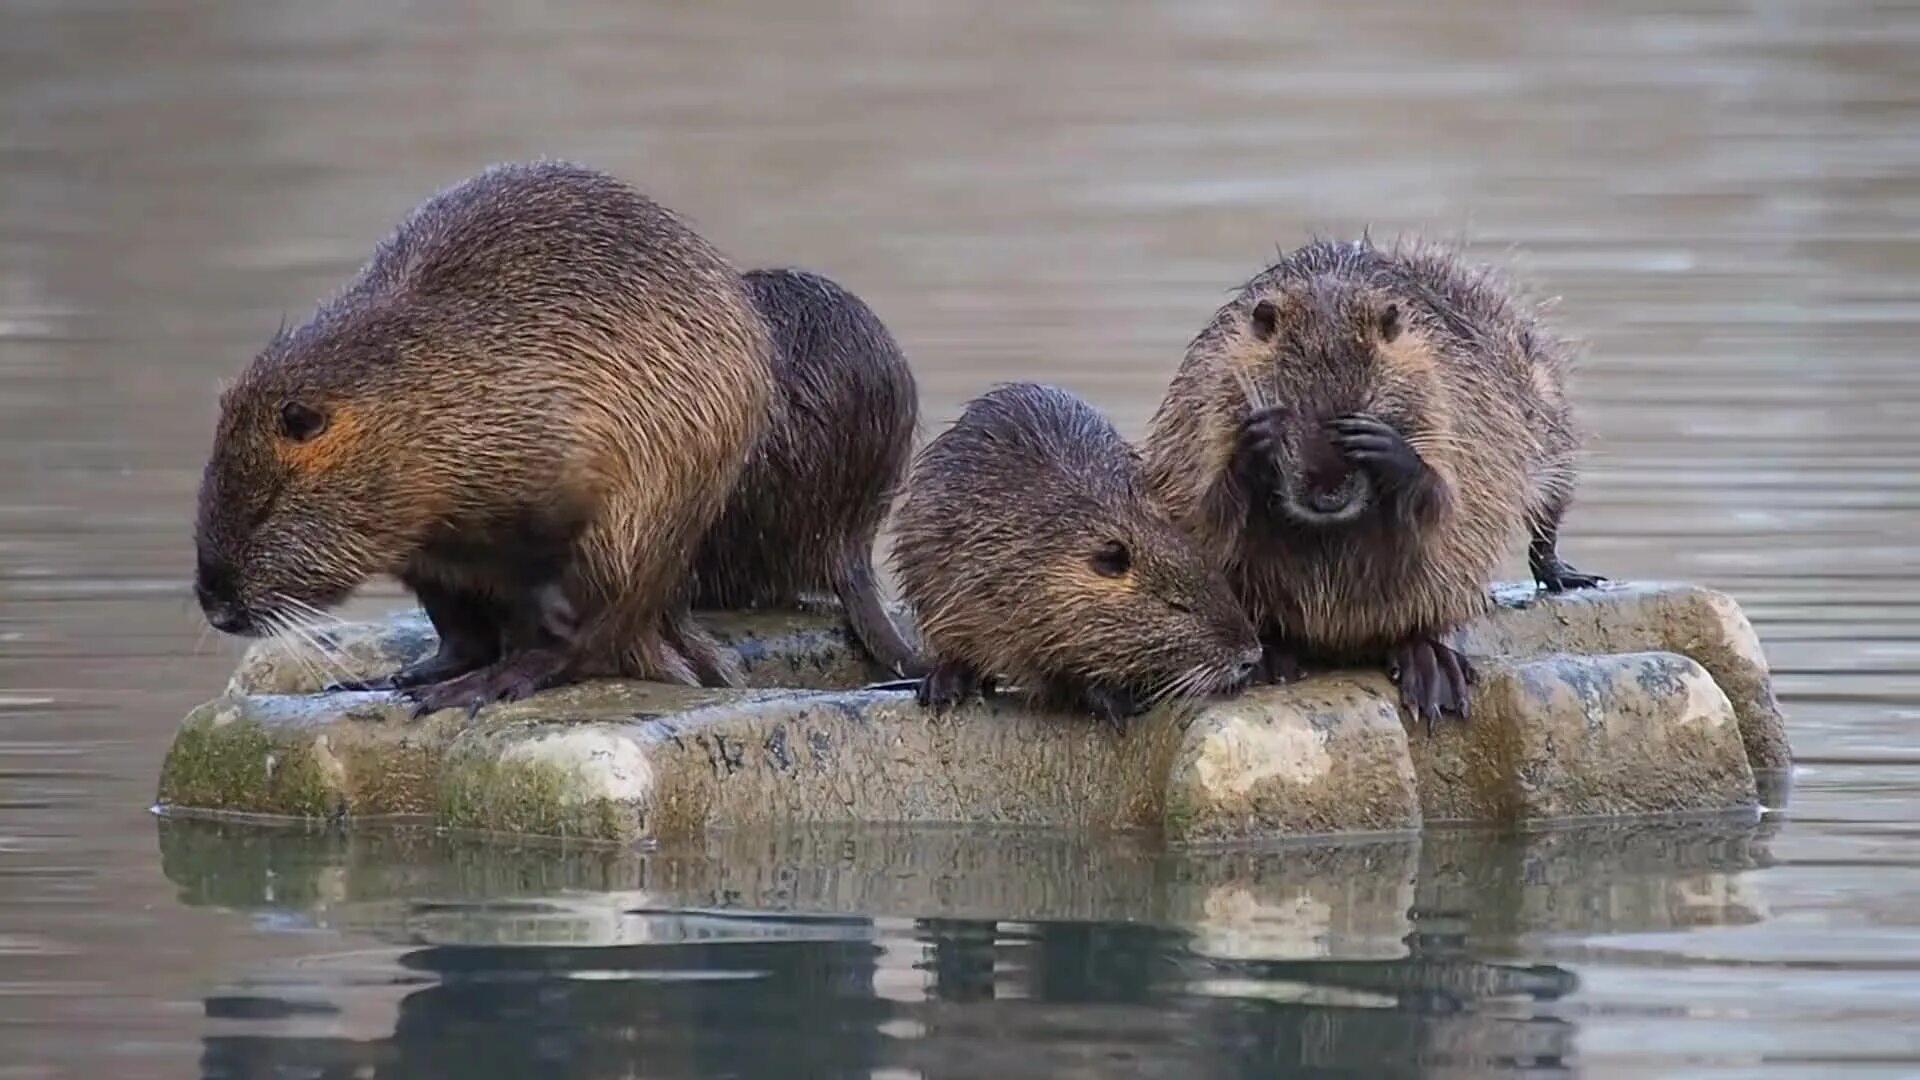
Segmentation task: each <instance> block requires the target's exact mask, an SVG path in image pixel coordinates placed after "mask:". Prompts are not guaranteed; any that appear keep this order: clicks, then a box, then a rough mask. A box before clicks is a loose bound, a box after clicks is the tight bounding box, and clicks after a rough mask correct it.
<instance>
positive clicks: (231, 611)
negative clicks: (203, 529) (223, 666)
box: [193, 555, 251, 634]
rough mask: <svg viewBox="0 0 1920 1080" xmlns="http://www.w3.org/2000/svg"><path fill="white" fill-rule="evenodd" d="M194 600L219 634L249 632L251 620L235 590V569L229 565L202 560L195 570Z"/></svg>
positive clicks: (203, 558)
mask: <svg viewBox="0 0 1920 1080" xmlns="http://www.w3.org/2000/svg"><path fill="white" fill-rule="evenodd" d="M193 596H194V599H196V600H198V601H200V610H201V611H202V612H204V613H206V616H207V622H208V623H209V624H211V625H212V626H213V628H214V629H215V630H219V631H221V632H222V633H227V634H238V633H241V632H243V631H245V630H246V629H247V628H248V626H249V623H250V622H251V620H250V619H249V618H248V615H247V609H246V607H245V606H243V605H242V604H241V603H240V595H239V590H238V589H236V588H235V586H234V573H233V568H232V567H230V566H228V565H227V564H226V563H223V562H220V561H219V560H217V559H209V558H207V557H206V556H205V555H201V556H199V558H198V559H197V560H196V561H195V564H194V568H193Z"/></svg>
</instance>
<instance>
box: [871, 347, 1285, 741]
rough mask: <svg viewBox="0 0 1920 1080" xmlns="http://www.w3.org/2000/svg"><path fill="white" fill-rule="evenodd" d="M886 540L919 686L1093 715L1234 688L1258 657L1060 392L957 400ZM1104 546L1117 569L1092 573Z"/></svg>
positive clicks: (1230, 610)
mask: <svg viewBox="0 0 1920 1080" xmlns="http://www.w3.org/2000/svg"><path fill="white" fill-rule="evenodd" d="M895 529H896V533H897V538H896V542H895V545H894V552H893V558H894V565H895V567H896V569H897V570H898V573H899V579H900V582H901V590H902V592H903V594H904V595H905V596H906V598H907V599H908V601H909V602H911V603H912V605H913V607H914V609H915V611H916V613H917V615H918V617H919V623H920V632H921V636H922V639H923V641H924V643H925V648H926V651H927V654H928V657H929V659H930V660H931V661H934V662H935V675H934V676H930V679H931V678H937V677H938V676H939V675H940V674H941V672H942V669H946V670H947V671H948V672H952V671H955V670H958V671H959V672H961V673H962V674H963V676H964V677H963V678H962V679H961V682H962V684H963V686H970V685H971V684H974V683H977V682H979V681H981V680H992V679H996V678H1005V679H1008V680H1011V681H1012V682H1013V683H1014V684H1015V685H1016V686H1018V687H1020V688H1021V689H1023V690H1025V691H1027V692H1029V693H1031V694H1033V695H1035V696H1037V697H1039V698H1041V699H1042V700H1043V701H1045V702H1047V703H1050V704H1059V705H1068V704H1079V705H1082V706H1086V707H1090V708H1093V709H1094V710H1095V711H1096V712H1102V713H1106V712H1107V709H1106V708H1105V705H1104V704H1103V699H1106V700H1110V699H1112V698H1113V697H1114V696H1116V695H1117V696H1119V697H1121V698H1124V699H1126V700H1128V701H1129V702H1130V703H1131V705H1133V706H1135V707H1137V706H1139V705H1140V704H1142V703H1144V701H1146V700H1149V699H1151V698H1152V697H1153V696H1154V695H1156V694H1163V693H1165V694H1169V695H1186V694H1200V693H1206V692H1209V691H1212V690H1215V689H1219V688H1222V687H1224V686H1227V685H1231V684H1232V683H1233V682H1234V681H1235V680H1236V679H1237V678H1240V677H1243V676H1244V674H1245V673H1246V670H1247V668H1248V667H1249V666H1250V665H1251V663H1252V660H1253V658H1254V657H1257V655H1258V645H1257V639H1256V638H1255V636H1254V633H1253V628H1252V626H1251V625H1250V624H1249V623H1248V621H1247V619H1246V616H1245V615H1244V613H1242V612H1241V610H1240V608H1239V605H1238V604H1237V602H1236V601H1235V598H1234V596H1233V593H1232V592H1231V590H1230V589H1229V588H1228V586H1227V583H1226V581H1225V580H1224V579H1222V578H1221V577H1220V575H1219V574H1218V573H1217V572H1215V571H1214V570H1213V569H1211V568H1210V567H1209V566H1208V565H1207V563H1206V561H1205V560H1204V559H1203V558H1202V557H1201V555H1200V553H1199V552H1197V551H1196V550H1195V549H1194V547H1193V545H1192V544H1191V543H1190V542H1189V541H1188V540H1187V538H1186V537H1184V536H1183V535H1181V533H1180V532H1179V530H1178V529H1176V528H1175V527H1174V526H1173V524H1172V522H1170V521H1168V520H1167V519H1166V517H1165V516H1164V515H1162V514H1160V513H1159V512H1158V511H1157V510H1156V509H1155V508H1154V506H1153V504H1152V503H1151V502H1150V501H1149V499H1148V498H1147V490H1146V487H1145V481H1144V478H1143V477H1142V475H1141V472H1140V464H1139V460H1138V457H1137V456H1136V454H1135V453H1134V451H1133V449H1132V448H1131V447H1129V446H1128V445H1127V444H1126V442H1125V441H1124V440H1122V439H1121V437H1120V435H1119V434H1118V433H1117V432H1116V431H1115V430H1114V428H1113V425H1112V424H1111V423H1109V422H1108V421H1107V419H1106V417H1104V416H1102V415H1101V414H1100V413H1099V412H1098V411H1097V410H1095V409H1094V408H1093V407H1092V406H1090V405H1088V404H1087V403H1086V402H1084V401H1082V400H1080V399H1079V398H1077V397H1075V396H1074V395H1072V394H1070V393H1068V392H1066V391H1064V390H1060V389H1057V388H1054V387H1049V386H1039V385H1035V384H1032V383H1012V384H1005V385H1001V386H997V387H995V388H994V389H993V390H991V391H989V392H988V393H987V394H985V395H983V396H982V397H980V398H977V399H975V400H974V401H972V402H970V403H969V404H968V405H967V407H966V408H965V410H964V411H963V413H962V414H961V416H960V418H959V419H958V420H957V421H956V422H955V423H954V424H953V426H952V427H951V428H949V429H948V430H946V431H945V432H942V433H941V434H940V435H939V436H938V437H936V438H935V439H934V440H933V441H932V442H931V443H929V444H928V445H927V446H926V447H925V449H923V450H922V451H921V453H920V456H919V458H918V459H917V460H916V462H915V464H914V468H913V473H912V478H911V480H910V482H909V484H908V487H907V495H906V498H905V500H904V501H903V503H902V505H901V508H900V511H899V513H898V515H897V517H896V521H895ZM1115 541H1118V542H1120V543H1121V544H1124V545H1125V547H1126V550H1127V555H1128V562H1129V565H1127V567H1126V568H1125V570H1124V572H1122V573H1119V574H1110V573H1103V572H1101V570H1100V569H1098V568H1097V566H1096V563H1095V561H1094V560H1095V559H1096V558H1097V557H1099V556H1100V554H1101V553H1102V551H1103V549H1104V548H1105V547H1106V546H1107V545H1109V544H1111V543H1112V542H1115ZM1108 569H1109V570H1110V569H1111V564H1108ZM1120 711H1121V712H1122V713H1125V712H1129V711H1132V710H1129V709H1122V710H1120ZM1109 718H1110V719H1114V718H1115V717H1113V716H1111V715H1109Z"/></svg>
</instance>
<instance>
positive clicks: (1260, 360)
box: [1238, 277, 1444, 528]
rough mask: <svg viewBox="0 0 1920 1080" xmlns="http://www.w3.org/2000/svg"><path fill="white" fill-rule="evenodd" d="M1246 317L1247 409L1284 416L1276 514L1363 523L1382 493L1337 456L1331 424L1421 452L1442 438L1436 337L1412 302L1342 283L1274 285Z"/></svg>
mask: <svg viewBox="0 0 1920 1080" xmlns="http://www.w3.org/2000/svg"><path fill="white" fill-rule="evenodd" d="M1245 310H1246V315H1245V317H1244V318H1245V321H1244V324H1243V331H1242V332H1243V333H1244V335H1245V337H1244V341H1245V344H1246V346H1247V350H1246V352H1245V353H1243V355H1244V356H1245V357H1246V360H1245V362H1244V363H1243V364H1242V365H1241V366H1240V369H1239V371H1238V375H1239V378H1240V383H1241V385H1240V389H1241V390H1242V391H1243V392H1244V394H1245V398H1246V405H1245V408H1246V412H1249V413H1251V412H1257V411H1260V410H1263V409H1277V410H1278V415H1279V417H1280V423H1279V425H1278V436H1279V437H1278V438H1276V439H1274V440H1273V447H1272V451H1273V457H1274V466H1275V472H1276V473H1277V475H1278V477H1279V482H1278V484H1277V485H1276V492H1275V500H1274V501H1275V506H1274V507H1273V508H1274V509H1275V510H1277V511H1279V512H1280V513H1281V514H1282V515H1284V516H1285V518H1286V519H1287V520H1289V521H1292V522H1293V523H1295V524H1298V525H1303V526H1309V527H1316V528H1323V527H1337V526H1342V525H1348V524H1351V523H1353V522H1356V521H1360V520H1361V519H1362V518H1364V517H1365V516H1366V515H1367V512H1368V511H1369V510H1371V509H1372V508H1373V507H1374V506H1375V505H1376V504H1377V502H1378V499H1379V494H1380V493H1379V492H1378V491H1376V490H1375V482H1374V480H1373V478H1372V476H1371V475H1369V473H1368V472H1367V471H1366V470H1365V469H1361V468H1358V467H1356V466H1355V465H1354V464H1353V463H1352V462H1350V461H1348V460H1347V459H1346V458H1345V457H1344V456H1343V455H1342V454H1341V453H1340V450H1339V448H1338V447H1337V446H1336V445H1335V443H1334V441H1333V438H1332V432H1331V431H1330V430H1329V428H1328V425H1329V423H1330V422H1331V421H1333V420H1335V419H1337V418H1340V417H1344V416H1356V415H1357V416H1366V417H1371V418H1373V419H1376V420H1380V421H1383V422H1385V423H1386V424H1388V425H1390V426H1391V427H1393V428H1394V429H1395V430H1396V431H1398V432H1399V433H1400V434H1401V435H1402V436H1404V437H1405V438H1407V439H1408V440H1409V441H1411V442H1414V443H1415V444H1416V445H1418V444H1419V443H1420V441H1421V439H1422V436H1437V434H1438V432H1439V431H1441V430H1443V428H1442V426H1441V425H1439V424H1436V422H1435V421H1436V418H1437V417H1439V416H1440V415H1441V414H1440V410H1441V409H1443V408H1444V401H1443V390H1442V388H1441V386H1440V384H1439V381H1438V380H1437V379H1436V378H1435V373H1434V362H1435V361H1434V352H1433V349H1432V347H1431V345H1430V343H1429V338H1428V337H1427V335H1426V334H1425V333H1424V332H1423V331H1422V330H1421V329H1420V328H1419V327H1418V326H1415V325H1413V324H1412V319H1411V311H1412V310H1413V309H1412V308H1411V306H1410V305H1408V304H1406V303H1403V302H1401V301H1400V300H1398V299H1396V298H1395V297H1393V296H1390V295H1388V294H1386V293H1384V292H1382V291H1380V290H1378V289H1376V288H1373V287H1370V286H1368V285H1366V284H1363V283H1359V282H1355V281H1351V280H1346V279H1342V278H1337V277H1317V278H1312V279H1308V280H1306V281H1297V282H1290V283H1287V284H1285V285H1282V286H1280V287H1277V288H1273V289H1271V290H1268V291H1266V292H1265V293H1264V294H1262V295H1258V296H1257V298H1255V299H1254V301H1253V303H1252V304H1251V306H1249V307H1248V308H1246V309H1245ZM1243 415H1244V414H1243Z"/></svg>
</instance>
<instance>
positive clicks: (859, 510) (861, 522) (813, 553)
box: [694, 269, 920, 674]
mask: <svg viewBox="0 0 1920 1080" xmlns="http://www.w3.org/2000/svg"><path fill="white" fill-rule="evenodd" d="M746 279H747V288H748V290H749V291H750V293H751V294H752V296H753V299H754V303H755V305H756V306H757V307H758V308H759V309H760V314H761V317H762V318H764V319H765V320H766V322H767V327H768V329H769V331H770V332H771V334H772V339H773V391H774V399H773V409H772V417H773V418H772V421H771V423H770V424H769V426H768V428H767V430H766V432H765V434H763V435H762V436H761V438H760V442H759V444H758V445H757V446H756V447H755V448H754V452H753V456H752V457H750V458H749V459H748V460H747V466H746V468H745V469H744V470H743V471H742V472H741V474H740V479H739V481H738V482H737V484H736V485H735V487H734V490H733V495H732V497H731V498H729V499H728V501H727V508H726V510H725V511H724V512H723V513H722V514H721V516H720V521H719V523H718V524H716V525H714V527H713V529H712V531H711V532H709V533H708V534H707V538H706V540H705V542H704V543H703V544H702V545H701V548H700V553H699V555H698V556H697V557H696V558H695V560H694V580H695V594H694V604H695V606H697V607H702V608H729V609H746V608H781V607H795V606H797V605H798V604H799V602H800V600H801V598H802V596H803V594H806V593H815V592H819V591H821V590H824V589H832V590H833V592H834V593H835V595H837V596H838V597H839V598H840V603H841V606H842V607H843V608H845V610H846V615H847V620H848V621H849V622H850V623H852V625H853V629H854V634H855V636H857V637H858V638H859V639H860V642H861V644H863V645H864V646H865V647H866V649H867V651H868V652H869V653H870V654H871V655H872V656H873V658H874V659H875V660H877V661H879V662H880V663H881V664H883V665H885V666H886V667H889V668H891V669H893V670H894V671H895V672H896V673H900V674H918V673H919V671H920V664H919V660H918V659H917V657H916V656H915V654H914V650H913V648H912V647H911V646H910V645H908V644H907V643H906V641H905V640H903V639H902V637H901V635H900V631H899V629H898V628H897V627H896V626H894V623H893V620H892V619H891V618H889V617H888V615H887V612H886V609H885V608H884V607H882V606H881V603H880V589H879V585H878V583H877V582H876V580H875V577H874V572H873V542H874V536H875V534H877V533H878V532H879V530H880V524H881V522H882V521H883V520H885V518H886V516H887V510H888V509H889V507H890V506H891V505H892V499H893V492H894V489H895V488H896V487H897V486H898V485H899V483H900V480H901V475H902V474H903V473H904V472H905V471H906V468H907V463H908V461H909V460H910V459H911V458H912V455H913V435H914V428H915V426H916V423H917V421H918V418H919V392H918V390H917V389H916V387H915V386H914V380H913V372H912V371H911V370H910V369H909V368H908V367H907V358H906V356H905V355H904V354H902V353H901V351H900V346H899V344H898V343H897V342H895V341H894V338H893V335H892V334H890V333H888V332H887V328H886V326H885V325H884V324H883V323H881V321H880V317H879V316H878V315H875V314H874V313H873V309H871V308H869V307H868V306H867V305H866V304H865V303H862V302H861V300H860V298H859V297H857V296H854V295H853V294H852V293H850V292H848V291H847V290H846V289H843V288H841V287H840V286H839V285H837V284H835V283H834V282H832V281H829V280H828V279H826V278H824V277H821V276H820V275H818V274H813V273H808V272H807V271H804V270H793V269H781V270H752V271H748V273H747V275H746Z"/></svg>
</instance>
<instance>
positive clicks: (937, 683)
mask: <svg viewBox="0 0 1920 1080" xmlns="http://www.w3.org/2000/svg"><path fill="white" fill-rule="evenodd" d="M991 692H992V683H991V681H989V680H983V679H981V677H980V669H979V668H976V667H974V666H973V665H972V664H969V663H967V662H965V661H963V660H942V661H940V662H939V663H937V664H934V665H933V667H932V668H930V669H928V671H927V674H926V676H925V677H924V678H922V679H921V680H920V687H919V690H918V691H917V692H916V693H915V695H914V697H915V699H916V700H918V701H919V702H920V707H921V708H924V709H932V710H933V711H934V712H935V713H942V712H945V711H946V710H948V709H950V708H952V707H953V706H955V705H958V704H960V703H961V702H962V701H965V700H966V699H967V698H970V697H972V696H974V695H975V694H986V693H991Z"/></svg>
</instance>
